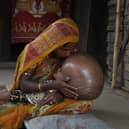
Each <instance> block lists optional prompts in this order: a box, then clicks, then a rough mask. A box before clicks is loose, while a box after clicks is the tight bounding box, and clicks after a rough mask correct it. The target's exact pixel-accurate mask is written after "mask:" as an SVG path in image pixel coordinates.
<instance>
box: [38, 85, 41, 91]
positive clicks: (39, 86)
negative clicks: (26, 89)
mask: <svg viewBox="0 0 129 129" xmlns="http://www.w3.org/2000/svg"><path fill="white" fill-rule="evenodd" d="M38 89H39V91H42V89H41V83H38Z"/></svg>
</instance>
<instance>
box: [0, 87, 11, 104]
mask: <svg viewBox="0 0 129 129" xmlns="http://www.w3.org/2000/svg"><path fill="white" fill-rule="evenodd" d="M10 95H11V93H10V92H9V91H7V90H6V89H2V90H0V104H4V103H6V102H8V101H9V98H10Z"/></svg>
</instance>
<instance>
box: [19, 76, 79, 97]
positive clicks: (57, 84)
mask: <svg viewBox="0 0 129 129" xmlns="http://www.w3.org/2000/svg"><path fill="white" fill-rule="evenodd" d="M20 89H21V90H22V92H24V93H34V92H42V91H48V90H53V89H54V90H58V91H60V92H61V93H63V94H64V95H65V96H66V97H70V98H73V99H77V98H78V96H79V95H78V93H77V90H78V89H77V88H75V87H74V86H71V85H69V84H67V83H66V82H63V81H61V80H47V81H44V83H37V82H35V81H32V80H31V77H30V75H29V74H28V75H27V74H23V76H22V77H21V80H20Z"/></svg>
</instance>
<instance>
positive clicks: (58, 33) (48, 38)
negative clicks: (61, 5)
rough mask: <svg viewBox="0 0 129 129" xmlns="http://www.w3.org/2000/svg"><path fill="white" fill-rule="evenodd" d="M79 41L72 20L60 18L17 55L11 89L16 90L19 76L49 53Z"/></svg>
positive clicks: (77, 32) (76, 28)
mask: <svg viewBox="0 0 129 129" xmlns="http://www.w3.org/2000/svg"><path fill="white" fill-rule="evenodd" d="M78 40H79V30H78V27H77V25H76V24H75V22H74V21H73V20H72V19H69V18H62V19H59V20H57V21H55V22H54V23H52V24H51V25H50V26H48V27H47V28H46V29H45V30H44V31H43V32H42V33H41V34H40V35H39V36H38V37H37V38H36V39H35V40H33V41H32V42H30V43H29V44H27V45H26V46H25V48H24V50H23V51H22V53H21V54H20V55H19V57H18V60H17V65H16V70H15V71H16V72H15V80H14V85H13V88H14V89H17V88H18V85H19V79H20V77H21V75H22V74H23V73H24V72H25V71H26V70H28V69H29V68H31V67H32V66H34V65H35V64H37V63H39V62H40V61H41V60H43V59H44V58H45V57H46V56H48V55H49V54H50V53H51V52H53V51H54V50H56V49H57V48H59V47H61V46H63V45H64V44H67V43H76V42H78Z"/></svg>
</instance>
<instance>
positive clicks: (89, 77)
mask: <svg viewBox="0 0 129 129" xmlns="http://www.w3.org/2000/svg"><path fill="white" fill-rule="evenodd" d="M55 78H56V79H57V80H62V81H65V82H67V83H68V84H69V85H72V86H74V87H77V88H78V89H79V90H78V94H79V98H80V99H95V98H97V97H98V96H99V95H100V93H101V91H102V88H103V85H104V81H103V73H102V70H101V67H100V65H99V64H98V63H97V61H96V60H95V59H94V58H93V57H91V56H89V55H85V56H84V55H73V56H70V57H68V58H67V59H66V60H65V62H64V64H63V65H62V67H61V68H60V69H59V70H58V71H57V73H56V74H55Z"/></svg>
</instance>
